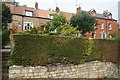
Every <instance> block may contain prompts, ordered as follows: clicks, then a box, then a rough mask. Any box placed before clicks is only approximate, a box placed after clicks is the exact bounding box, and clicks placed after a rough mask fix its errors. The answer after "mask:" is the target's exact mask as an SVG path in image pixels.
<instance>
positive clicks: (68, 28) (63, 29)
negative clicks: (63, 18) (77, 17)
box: [58, 23, 79, 37]
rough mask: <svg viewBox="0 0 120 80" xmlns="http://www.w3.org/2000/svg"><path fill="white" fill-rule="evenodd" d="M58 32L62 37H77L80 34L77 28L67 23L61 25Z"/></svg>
mask: <svg viewBox="0 0 120 80" xmlns="http://www.w3.org/2000/svg"><path fill="white" fill-rule="evenodd" d="M58 31H59V32H60V34H61V35H62V36H72V37H75V36H77V34H78V33H79V31H78V30H77V28H74V27H73V26H72V25H71V24H68V23H66V24H65V25H61V26H60V27H59V28H58Z"/></svg>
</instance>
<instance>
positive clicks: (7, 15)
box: [2, 3, 12, 47]
mask: <svg viewBox="0 0 120 80" xmlns="http://www.w3.org/2000/svg"><path fill="white" fill-rule="evenodd" d="M11 22H12V14H11V11H10V9H9V7H7V6H6V5H5V4H4V3H3V4H2V29H3V30H2V47H3V46H5V45H7V44H8V43H9V41H10V39H9V35H10V31H9V30H8V29H7V26H8V23H11Z"/></svg>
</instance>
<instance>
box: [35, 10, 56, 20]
mask: <svg viewBox="0 0 120 80" xmlns="http://www.w3.org/2000/svg"><path fill="white" fill-rule="evenodd" d="M36 13H37V16H38V17H42V18H48V16H49V14H55V13H56V12H52V11H48V10H41V9H37V10H36Z"/></svg>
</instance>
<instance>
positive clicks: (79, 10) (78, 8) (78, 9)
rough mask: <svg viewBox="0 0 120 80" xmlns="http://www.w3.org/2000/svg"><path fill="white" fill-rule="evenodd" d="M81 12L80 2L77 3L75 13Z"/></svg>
mask: <svg viewBox="0 0 120 80" xmlns="http://www.w3.org/2000/svg"><path fill="white" fill-rule="evenodd" d="M80 12H81V7H80V4H79V5H78V7H77V12H76V13H80Z"/></svg>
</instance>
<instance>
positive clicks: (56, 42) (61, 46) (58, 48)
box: [10, 35, 116, 66]
mask: <svg viewBox="0 0 120 80" xmlns="http://www.w3.org/2000/svg"><path fill="white" fill-rule="evenodd" d="M11 43H12V52H11V55H10V61H11V64H14V65H23V66H28V65H31V66H37V65H47V64H53V63H62V64H79V63H83V62H85V61H93V60H108V61H109V59H107V58H106V54H107V53H108V52H109V47H110V46H111V45H112V44H115V43H114V41H111V40H93V39H90V40H89V39H81V38H71V37H59V36H39V35H12V36H11ZM113 46H114V47H115V49H113V50H114V51H115V50H116V45H113ZM111 54H112V55H113V53H111ZM110 60H111V59H110ZM113 62H115V60H114V61H113Z"/></svg>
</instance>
